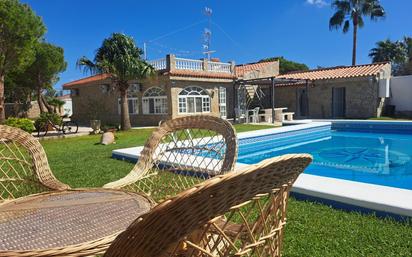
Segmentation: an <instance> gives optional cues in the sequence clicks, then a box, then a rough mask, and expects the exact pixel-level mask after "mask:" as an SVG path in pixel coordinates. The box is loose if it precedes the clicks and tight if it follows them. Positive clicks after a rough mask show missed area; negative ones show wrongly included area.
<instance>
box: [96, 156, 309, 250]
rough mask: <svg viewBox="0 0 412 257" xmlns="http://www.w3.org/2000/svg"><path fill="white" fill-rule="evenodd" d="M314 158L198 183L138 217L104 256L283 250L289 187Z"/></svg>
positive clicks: (278, 161)
mask: <svg viewBox="0 0 412 257" xmlns="http://www.w3.org/2000/svg"><path fill="white" fill-rule="evenodd" d="M311 160H312V158H311V156H310V155H306V154H301V155H285V156H281V157H276V158H272V159H268V160H265V161H262V162H260V163H259V164H256V165H251V166H250V167H247V168H245V169H244V170H242V171H239V172H233V173H229V174H226V175H222V176H217V177H215V178H212V179H210V180H207V181H205V182H203V183H201V184H199V185H196V186H195V187H193V188H191V189H189V190H187V191H184V192H182V193H180V194H178V195H177V196H176V197H173V198H171V199H168V200H167V201H164V202H163V203H161V204H159V205H157V206H156V207H154V209H152V210H151V211H150V212H149V213H147V214H144V215H143V216H141V217H139V218H138V219H137V220H135V221H134V222H133V223H132V224H131V225H130V226H129V228H128V229H127V230H126V231H125V232H123V233H121V234H120V235H119V236H118V237H117V238H116V239H115V240H114V242H113V243H112V244H111V246H110V247H109V249H108V250H107V252H106V253H105V255H104V256H105V257H154V256H156V257H164V256H186V257H187V256H212V257H228V256H257V257H263V256H265V257H266V256H280V254H281V249H282V238H283V228H284V225H285V222H286V205H287V200H288V195H289V190H290V188H291V186H292V184H293V183H294V181H295V180H296V178H297V177H298V175H299V174H300V173H301V172H303V170H304V169H305V168H306V167H307V166H308V165H309V163H310V162H311Z"/></svg>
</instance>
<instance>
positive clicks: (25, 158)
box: [0, 125, 70, 203]
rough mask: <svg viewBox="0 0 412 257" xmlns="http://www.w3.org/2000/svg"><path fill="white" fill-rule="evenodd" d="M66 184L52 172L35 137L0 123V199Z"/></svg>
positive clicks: (49, 189) (58, 188) (51, 189)
mask: <svg viewBox="0 0 412 257" xmlns="http://www.w3.org/2000/svg"><path fill="white" fill-rule="evenodd" d="M69 188H70V187H69V186H68V185H66V184H64V183H62V182H60V181H58V180H57V179H56V177H55V176H54V175H53V173H52V171H51V170H50V167H49V163H48V161H47V156H46V153H45V152H44V149H43V147H42V146H41V144H40V143H39V141H38V140H37V139H35V138H34V137H33V136H32V135H30V134H29V133H27V132H25V131H23V130H21V129H18V128H14V127H9V126H5V125H0V203H2V202H4V201H7V200H12V199H16V198H19V197H22V196H26V195H31V194H35V193H40V192H44V191H53V190H65V189H69Z"/></svg>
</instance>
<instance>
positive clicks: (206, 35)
mask: <svg viewBox="0 0 412 257" xmlns="http://www.w3.org/2000/svg"><path fill="white" fill-rule="evenodd" d="M212 13H213V11H212V9H211V8H209V7H205V9H204V11H203V14H204V15H205V16H206V17H207V20H208V26H207V27H206V28H205V29H204V31H203V54H205V55H206V58H207V59H208V60H210V56H211V54H212V53H215V52H216V51H213V50H211V49H210V42H211V39H212V29H211V27H212Z"/></svg>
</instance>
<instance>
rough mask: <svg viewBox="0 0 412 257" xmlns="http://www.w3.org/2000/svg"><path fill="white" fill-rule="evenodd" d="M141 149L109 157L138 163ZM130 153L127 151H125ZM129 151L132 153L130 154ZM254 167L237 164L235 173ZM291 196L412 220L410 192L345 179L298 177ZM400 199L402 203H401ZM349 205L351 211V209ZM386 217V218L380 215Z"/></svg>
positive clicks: (264, 132)
mask: <svg viewBox="0 0 412 257" xmlns="http://www.w3.org/2000/svg"><path fill="white" fill-rule="evenodd" d="M331 125H332V123H331V122H320V121H314V122H313V123H309V124H299V125H291V126H285V127H281V128H269V129H261V130H255V131H247V132H240V133H238V134H237V136H238V139H244V138H253V137H258V136H263V135H270V134H280V133H286V132H291V131H298V130H304V129H308V128H315V127H324V126H331ZM142 149H143V146H138V147H130V148H123V149H117V150H113V151H112V158H115V159H121V160H129V161H137V159H138V156H139V154H140V151H141V150H142ZM128 151H129V152H128ZM130 151H132V152H133V153H130ZM249 165H253V164H244V163H239V162H236V165H235V171H236V170H239V169H240V168H243V167H246V166H249ZM292 193H297V194H303V195H307V196H310V197H314V198H320V199H325V200H329V201H335V202H338V203H343V204H346V205H348V206H349V209H352V210H357V209H359V208H356V207H361V208H364V209H366V210H371V211H372V212H380V213H382V214H386V213H387V214H389V216H392V215H391V214H394V216H401V217H412V201H408V200H407V199H412V190H408V189H401V188H396V187H388V186H382V185H376V184H369V183H363V182H356V181H350V180H344V179H337V178H330V177H323V176H317V175H312V174H301V175H300V176H299V177H298V179H297V180H296V182H295V184H294V185H293V187H292ZM400 199H401V200H400ZM351 206H352V207H353V208H351ZM383 216H387V215H383Z"/></svg>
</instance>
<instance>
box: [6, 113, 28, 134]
mask: <svg viewBox="0 0 412 257" xmlns="http://www.w3.org/2000/svg"><path fill="white" fill-rule="evenodd" d="M4 124H6V125H7V126H11V127H16V128H20V129H22V130H24V131H27V132H29V133H31V132H33V131H34V130H35V128H34V124H33V121H32V120H30V119H27V118H14V117H9V118H8V119H7V120H6V121H5V123H4Z"/></svg>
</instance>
